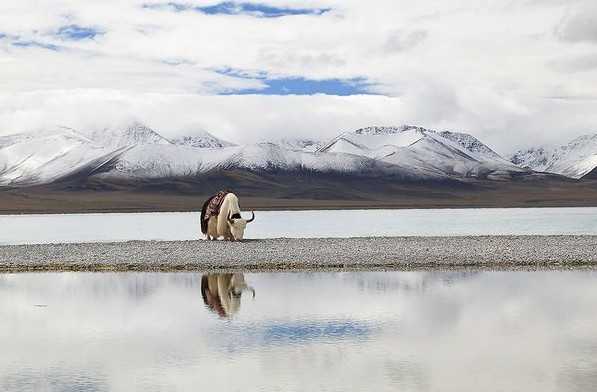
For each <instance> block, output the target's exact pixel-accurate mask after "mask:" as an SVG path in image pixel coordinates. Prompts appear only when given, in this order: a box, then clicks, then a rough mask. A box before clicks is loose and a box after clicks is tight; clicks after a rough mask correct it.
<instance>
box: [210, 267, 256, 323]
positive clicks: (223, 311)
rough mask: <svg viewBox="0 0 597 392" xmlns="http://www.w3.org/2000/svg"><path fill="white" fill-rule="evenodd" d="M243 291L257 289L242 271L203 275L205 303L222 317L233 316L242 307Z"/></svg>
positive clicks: (253, 291)
mask: <svg viewBox="0 0 597 392" xmlns="http://www.w3.org/2000/svg"><path fill="white" fill-rule="evenodd" d="M243 291H251V292H252V293H253V298H255V290H254V289H253V288H252V287H251V286H248V285H247V283H246V282H245V276H244V274H242V273H234V274H231V273H227V274H205V275H203V276H202V277H201V296H202V297H203V302H204V303H205V305H206V306H207V307H208V308H209V309H210V310H212V311H213V312H215V313H216V314H218V315H219V316H220V317H231V316H232V315H234V314H235V313H237V312H238V310H239V309H240V299H241V296H242V294H243Z"/></svg>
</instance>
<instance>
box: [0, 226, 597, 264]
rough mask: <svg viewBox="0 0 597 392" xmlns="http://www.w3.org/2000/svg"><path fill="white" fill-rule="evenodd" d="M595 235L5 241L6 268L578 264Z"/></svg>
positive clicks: (1, 256) (593, 259)
mask: <svg viewBox="0 0 597 392" xmlns="http://www.w3.org/2000/svg"><path fill="white" fill-rule="evenodd" d="M593 267H597V236H591V235H581V236H571V235H562V236H466V237H361V238H309V239H298V238H278V239H264V240H247V241H244V242H242V243H235V242H224V241H205V240H194V241H130V242H109V243H73V244H42V245H3V246H0V272H22V271H173V272H174V271H223V270H242V271H255V272H257V271H286V272H289V271H303V270H312V271H324V270H336V271H338V270H351V269H353V270H355V269H358V270H384V269H392V270H419V269H431V270H441V269H462V268H475V269H489V270H495V269H497V270H501V269H528V270H536V269H541V270H549V269H571V268H572V269H577V268H591V269H592V268H593Z"/></svg>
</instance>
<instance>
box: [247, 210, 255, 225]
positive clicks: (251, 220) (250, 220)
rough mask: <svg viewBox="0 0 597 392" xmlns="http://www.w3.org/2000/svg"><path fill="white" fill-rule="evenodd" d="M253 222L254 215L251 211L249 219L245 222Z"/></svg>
mask: <svg viewBox="0 0 597 392" xmlns="http://www.w3.org/2000/svg"><path fill="white" fill-rule="evenodd" d="M254 220H255V213H254V212H253V211H251V219H249V220H247V223H251V222H253V221H254Z"/></svg>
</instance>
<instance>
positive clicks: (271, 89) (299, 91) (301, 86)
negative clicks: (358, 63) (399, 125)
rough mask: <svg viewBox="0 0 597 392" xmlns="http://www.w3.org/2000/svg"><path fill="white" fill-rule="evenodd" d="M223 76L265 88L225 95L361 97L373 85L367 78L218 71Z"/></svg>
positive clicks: (367, 92)
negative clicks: (330, 77) (312, 77)
mask: <svg viewBox="0 0 597 392" xmlns="http://www.w3.org/2000/svg"><path fill="white" fill-rule="evenodd" d="M216 72H218V73H220V74H222V75H227V76H233V77H238V78H243V79H253V80H259V81H261V82H263V84H264V85H265V87H264V88H257V89H255V88H251V89H243V90H234V91H227V92H225V93H223V94H224V95H248V94H259V95H313V94H327V95H341V96H348V95H360V94H371V92H370V91H369V88H370V87H371V85H372V84H371V83H369V82H368V81H367V79H365V78H353V79H322V80H315V79H307V78H303V77H288V78H269V77H267V75H266V74H265V73H257V74H256V75H257V76H252V75H251V73H243V72H241V71H238V70H232V69H225V70H218V71H216Z"/></svg>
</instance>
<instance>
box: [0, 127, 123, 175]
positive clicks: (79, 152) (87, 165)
mask: <svg viewBox="0 0 597 392" xmlns="http://www.w3.org/2000/svg"><path fill="white" fill-rule="evenodd" d="M125 149H126V147H119V148H107V147H104V146H101V145H97V144H95V143H93V141H92V140H90V139H88V138H87V137H85V136H83V135H82V134H80V133H78V132H77V131H75V130H73V129H70V128H66V127H58V128H56V129H53V130H50V131H45V132H37V133H35V134H17V135H11V136H4V137H2V138H0V185H34V184H39V183H48V182H52V181H55V180H58V179H61V178H64V177H68V176H70V175H74V174H77V173H94V172H97V171H98V170H99V169H100V168H101V167H102V166H104V165H106V164H107V163H109V162H112V161H113V160H114V159H115V158H117V157H118V156H119V155H121V154H122V153H123V152H124V151H125Z"/></svg>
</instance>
